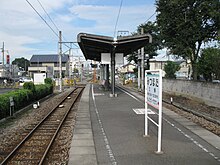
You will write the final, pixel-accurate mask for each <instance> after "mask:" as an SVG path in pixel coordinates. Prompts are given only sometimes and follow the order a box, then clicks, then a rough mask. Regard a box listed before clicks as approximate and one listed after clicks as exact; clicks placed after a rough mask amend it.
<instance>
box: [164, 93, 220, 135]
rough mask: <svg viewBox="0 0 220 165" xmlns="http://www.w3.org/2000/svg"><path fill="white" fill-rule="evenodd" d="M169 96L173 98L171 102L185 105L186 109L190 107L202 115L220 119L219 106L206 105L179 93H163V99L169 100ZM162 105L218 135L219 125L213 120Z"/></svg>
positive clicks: (219, 131) (219, 133)
mask: <svg viewBox="0 0 220 165" xmlns="http://www.w3.org/2000/svg"><path fill="white" fill-rule="evenodd" d="M170 97H172V98H173V102H175V103H177V104H179V105H182V106H183V107H186V108H188V109H191V110H193V111H196V112H199V113H202V114H203V115H206V116H210V117H212V118H214V119H217V120H219V119H220V108H217V107H212V106H208V105H206V104H204V103H202V102H200V101H197V100H193V99H190V98H186V97H183V96H180V95H178V96H177V95H172V94H168V93H163V99H164V100H166V101H168V102H170ZM163 106H165V107H167V108H168V109H170V110H172V111H174V112H176V113H178V114H180V115H181V116H184V117H185V118H187V119H189V120H191V121H193V122H194V123H197V124H199V125H201V126H202V127H204V128H206V129H207V130H209V131H211V132H213V133H214V134H216V135H218V136H220V125H219V124H215V123H213V122H210V121H207V120H206V119H204V118H202V117H198V116H196V115H193V114H192V113H189V112H186V111H183V110H180V109H178V108H176V107H174V106H172V105H169V104H166V103H163Z"/></svg>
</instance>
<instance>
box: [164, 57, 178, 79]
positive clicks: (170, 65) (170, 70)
mask: <svg viewBox="0 0 220 165" xmlns="http://www.w3.org/2000/svg"><path fill="white" fill-rule="evenodd" d="M178 70H180V65H178V64H177V63H175V62H173V61H167V63H166V64H165V66H164V71H165V72H166V74H165V77H166V78H172V79H175V78H176V75H175V73H176V72H177V71H178Z"/></svg>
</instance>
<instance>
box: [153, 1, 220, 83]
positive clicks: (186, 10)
mask: <svg viewBox="0 0 220 165" xmlns="http://www.w3.org/2000/svg"><path fill="white" fill-rule="evenodd" d="M156 6H157V12H158V15H157V23H158V26H159V29H160V31H161V34H162V36H163V39H164V43H165V45H166V47H168V49H170V50H171V53H172V54H176V55H179V56H182V57H183V58H184V59H190V60H191V64H192V71H193V78H194V79H195V80H196V79H197V75H198V68H197V62H198V56H199V52H200V48H201V45H202V44H203V43H205V42H209V41H211V40H217V37H218V31H219V27H220V21H219V19H220V12H219V8H220V2H219V0H156Z"/></svg>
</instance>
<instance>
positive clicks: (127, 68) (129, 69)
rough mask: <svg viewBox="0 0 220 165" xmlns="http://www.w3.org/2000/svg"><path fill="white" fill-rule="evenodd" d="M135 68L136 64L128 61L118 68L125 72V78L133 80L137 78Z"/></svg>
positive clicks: (122, 72) (120, 71) (119, 70)
mask: <svg viewBox="0 0 220 165" xmlns="http://www.w3.org/2000/svg"><path fill="white" fill-rule="evenodd" d="M134 68H136V66H135V65H134V64H131V63H128V64H126V65H123V66H122V67H120V68H118V72H119V73H121V74H123V75H124V78H125V79H128V80H132V79H134V78H135V74H134Z"/></svg>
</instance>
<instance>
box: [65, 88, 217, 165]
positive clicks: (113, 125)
mask: <svg viewBox="0 0 220 165" xmlns="http://www.w3.org/2000/svg"><path fill="white" fill-rule="evenodd" d="M116 93H117V95H118V97H113V98H112V97H110V96H109V95H110V91H105V90H104V89H102V88H101V87H100V86H99V85H98V84H88V85H87V87H86V89H85V90H84V93H83V96H82V100H81V103H80V106H79V109H78V114H77V119H76V127H75V130H74V137H73V141H72V145H71V149H70V160H69V164H71V165H72V164H80V165H87V164H88V165H97V164H98V165H108V164H110V165H116V164H119V165H146V164H149V165H177V164H178V165H188V164H193V165H217V164H220V137H218V136H217V135H214V134H213V133H210V132H209V131H207V130H205V129H203V128H201V127H200V126H198V125H196V124H194V123H192V122H190V121H189V120H187V119H185V118H183V117H181V116H179V115H178V114H175V113H174V112H172V111H170V110H169V109H166V108H164V107H163V128H162V151H163V154H156V153H155V151H156V150H157V127H156V126H155V125H154V124H152V123H150V124H149V135H150V137H143V135H144V114H143V113H141V109H143V108H144V98H143V96H141V95H139V94H138V92H130V93H127V92H126V91H124V90H123V89H119V88H116ZM135 109H136V110H137V109H138V110H139V112H140V113H138V111H135ZM152 111H154V110H152ZM155 115H156V114H152V117H155Z"/></svg>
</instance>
